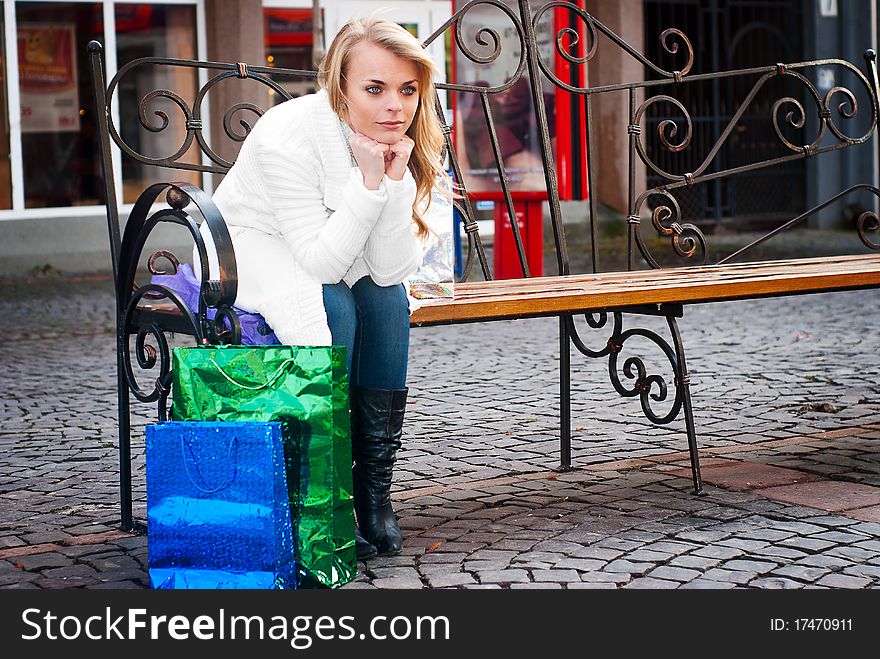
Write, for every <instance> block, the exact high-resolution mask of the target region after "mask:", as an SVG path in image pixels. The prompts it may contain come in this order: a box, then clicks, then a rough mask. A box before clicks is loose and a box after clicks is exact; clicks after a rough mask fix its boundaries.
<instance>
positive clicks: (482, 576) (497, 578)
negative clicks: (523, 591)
mask: <svg viewBox="0 0 880 659" xmlns="http://www.w3.org/2000/svg"><path fill="white" fill-rule="evenodd" d="M477 578H478V579H479V580H480V583H481V584H488V583H497V584H502V583H514V582H517V583H522V582H526V581H530V579H529V573H528V572H527V571H526V570H520V569H509V570H484V571H482V572H477Z"/></svg>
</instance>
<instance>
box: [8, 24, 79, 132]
mask: <svg viewBox="0 0 880 659" xmlns="http://www.w3.org/2000/svg"><path fill="white" fill-rule="evenodd" d="M75 42H76V27H75V26H74V25H73V24H72V23H64V24H59V23H52V24H49V23H20V24H19V25H18V71H19V81H20V85H21V131H22V132H23V133H57V132H67V131H78V130H79V91H78V88H77V79H76V52H75V50H74V44H75Z"/></svg>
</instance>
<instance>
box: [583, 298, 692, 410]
mask: <svg viewBox="0 0 880 659" xmlns="http://www.w3.org/2000/svg"><path fill="white" fill-rule="evenodd" d="M610 317H611V318H613V321H612V323H611V327H610V330H611V333H610V336H609V337H608V338H607V340H606V343H605V345H604V346H602V347H601V348H599V349H591V348H590V347H589V346H588V345H587V344H586V342H585V341H584V340H583V339H582V338H581V336H580V333H579V332H578V328H577V325H576V323H575V322H574V318H573V317H569V318H568V319H567V320H568V323H567V324H568V331H569V336H570V337H571V342H572V343H573V344H574V345H575V347H576V348H577V349H578V351H579V352H581V353H582V354H584V355H586V356H587V357H592V358H603V357H607V358H608V375H609V377H610V379H611V384H612V386H613V387H614V389H615V391H617V393H618V394H620V395H621V396H623V397H625V398H633V397H638V398H639V402H640V403H641V407H642V412H643V413H644V415H645V417H646V418H647V419H648V420H650V421H651V422H652V423H656V424H658V425H665V424H668V423H670V422H672V421H674V420H675V418H676V417H678V414H679V412H680V411H681V407H682V405H683V404H684V397H685V392H684V387H683V384H684V382H683V380H684V378H683V376H682V373H681V369H680V367H679V359H678V357H677V356H676V350H675V349H674V348H673V347H672V346H671V345H670V344H669V342H668V341H666V340H665V339H664V338H663V337H661V336H660V335H659V334H656V333H655V332H652V331H650V330H647V329H643V328H631V329H627V330H624V329H623V313H622V312H620V311H615V312H613V313H612V314H611V315H610ZM584 319H585V320H586V322H587V325H589V327H590V328H591V329H593V330H601V329H604V328H606V326H607V325H608V320H609V314H608V313H607V312H597V313H587V314H584ZM667 322H669V323H672V324H674V323H675V319H674V318H673V317H671V316H668V317H667ZM670 329H672V328H670ZM673 335H675V332H674V331H673ZM635 337H641V338H642V339H646V340H647V341H649V342H651V343H653V344H654V345H655V346H656V347H657V348H659V349H660V352H661V353H662V354H663V356H664V357H665V358H666V360H667V361H668V362H669V366H670V368H671V370H672V373H673V386H674V389H675V396H674V398H673V399H672V401H671V403H670V406H669V409H668V410H666V412H665V413H658V412H657V411H656V410H655V409H654V405H655V404H656V403H662V402H664V401H666V400H667V399H668V398H669V385H668V384H667V380H666V379H665V378H664V377H663V376H662V375H660V374H657V373H649V372H648V368H647V367H646V365H645V360H644V359H643V358H642V357H639V356H635V355H634V356H630V357H626V359H624V360H623V363H622V364H621V363H620V359H621V357H622V355H623V353H624V349H625V347H626V344H627V342H628V341H629V340H630V339H633V338H635ZM624 379H626V380H630V381H632V382H631V385H630V386H627V384H626V383H625V382H624Z"/></svg>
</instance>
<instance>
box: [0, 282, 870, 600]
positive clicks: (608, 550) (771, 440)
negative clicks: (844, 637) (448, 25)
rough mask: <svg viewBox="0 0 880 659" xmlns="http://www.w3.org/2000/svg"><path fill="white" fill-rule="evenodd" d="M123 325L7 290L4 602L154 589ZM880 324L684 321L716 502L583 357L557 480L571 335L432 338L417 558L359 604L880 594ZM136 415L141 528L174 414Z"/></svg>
mask: <svg viewBox="0 0 880 659" xmlns="http://www.w3.org/2000/svg"><path fill="white" fill-rule="evenodd" d="M113 314H114V311H113V296H112V287H111V284H110V282H109V280H107V279H104V278H100V277H95V278H84V279H81V280H77V281H71V280H61V279H53V280H46V281H42V282H31V283H28V282H6V283H3V284H0V337H2V338H0V373H2V378H0V456H2V457H0V587H5V588H72V587H85V588H143V587H145V586H146V585H147V583H148V581H147V576H146V569H145V566H146V557H147V539H146V537H145V536H140V535H133V534H128V533H123V532H121V531H120V530H119V527H118V503H117V502H118V485H117V476H116V472H117V454H116V448H115V447H116V434H115V433H116V429H115V423H116V421H115V419H116V410H115V379H116V376H115V357H114V337H113V333H112V331H113V330H112V326H113ZM878 319H880V292H878V291H861V292H848V293H838V294H822V295H812V296H804V297H797V298H787V299H786V298H782V299H770V300H761V301H749V302H740V303H712V304H706V305H701V306H694V307H691V308H688V309H686V313H685V317H684V318H683V319H682V320H681V321H680V328H681V331H682V335H683V338H684V341H685V346H686V348H687V350H688V355H687V356H688V364H689V367H690V369H691V372H692V384H691V387H692V393H693V399H694V405H695V413H696V425H697V432H698V436H699V443H700V447H701V456H702V460H703V468H704V477H705V480H706V488H705V489H706V493H705V495H704V496H701V497H696V496H694V495H693V494H691V491H690V480H689V478H690V477H689V471H688V459H687V453H686V448H687V446H686V437H685V433H684V425H683V421H681V420H676V421H674V422H673V423H671V424H669V425H668V426H662V427H658V426H655V425H653V424H652V423H650V422H649V421H647V420H646V418H645V416H644V415H643V414H642V413H641V410H640V406H639V403H638V400H637V399H635V398H622V397H620V396H619V395H618V394H617V393H616V392H615V391H614V388H613V387H612V385H611V383H610V380H609V377H608V363H607V360H604V361H603V360H590V359H588V358H586V357H583V356H581V355H580V353H578V352H576V351H573V355H572V371H573V384H572V397H573V403H572V428H573V446H572V453H573V469H572V470H570V471H564V472H563V471H558V470H557V467H558V461H559V457H558V456H559V447H558V409H559V407H558V401H557V394H558V376H557V371H556V369H557V364H556V359H557V356H558V337H557V321H556V320H555V319H537V320H519V321H505V322H496V323H484V324H475V325H460V326H453V327H438V328H419V329H415V330H414V331H413V335H412V348H411V357H410V376H409V384H410V399H409V407H408V414H407V423H406V437H405V449H404V450H403V451H401V453H400V460H399V463H398V468H397V470H396V475H395V486H394V499H395V507H396V510H397V511H398V514H399V517H400V520H401V525H402V527H403V528H404V530H405V533H406V542H405V545H404V550H403V553H402V554H401V555H399V556H395V557H386V558H376V559H372V560H370V561H369V562H368V563H366V564H362V565H361V576H360V577H359V578H358V579H357V580H356V581H354V582H352V583H350V584H348V585H346V586H345V588H446V587H455V588H458V587H463V588H512V589H515V588H556V589H559V588H652V589H653V588H735V587H747V588H837V589H858V588H876V587H877V586H878V585H880V444H878V441H877V440H878V438H880V396H878V393H880V392H878V390H880V384H878V382H880V364H878V361H877V347H878V339H880V336H878ZM625 323H626V324H627V326H628V327H634V326H642V327H647V328H649V329H653V330H655V331H657V332H658V333H660V334H663V335H666V336H668V330H666V329H665V326H664V322H663V320H662V319H657V318H650V317H648V318H643V317H632V316H628V317H626V319H625ZM581 331H582V336H583V338H584V340H585V342H587V344H588V345H593V346H596V345H602V344H603V343H604V338H603V336H604V337H606V338H607V334H604V335H603V331H602V330H588V329H587V327H586V324H585V323H582V325H581ZM634 341H635V339H634V340H633V341H632V342H628V343H631V344H632V345H628V346H627V348H628V349H629V350H630V352H629V353H627V354H633V355H640V356H645V357H648V356H651V355H654V356H657V357H662V355H660V354H659V351H658V350H657V349H656V348H652V346H651V345H650V344H642V345H641V347H640V346H637V345H635V343H634ZM620 363H623V362H622V360H621V362H620ZM649 366H651V364H650V362H649ZM653 367H654V368H655V369H660V370H658V371H657V372H660V373H662V374H664V375H666V377H667V379H668V377H669V376H668V370H663V369H662V362H660V361H657V362H655V364H654V366H653ZM622 377H623V379H624V381H625V380H626V378H625V376H622ZM656 404H657V406H658V409H665V408H663V405H664V404H668V401H667V402H662V401H661V402H657V403H656ZM136 411H137V414H138V416H137V417H136V418H135V430H134V432H135V441H134V463H133V468H134V487H135V515H136V517H138V518H140V519H143V518H144V515H145V507H144V501H145V495H144V455H143V441H142V432H143V425H144V424H145V423H148V422H151V420H152V418H153V417H152V415H153V414H154V413H155V410H154V409H153V408H151V407H150V406H138V407H137V408H136Z"/></svg>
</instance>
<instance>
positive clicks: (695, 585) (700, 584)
mask: <svg viewBox="0 0 880 659" xmlns="http://www.w3.org/2000/svg"><path fill="white" fill-rule="evenodd" d="M679 588H688V589H694V590H728V589H731V588H736V584H735V583H733V582H730V581H713V580H712V579H694V580H693V581H688V582H687V583H683V584H681V586H679Z"/></svg>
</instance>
